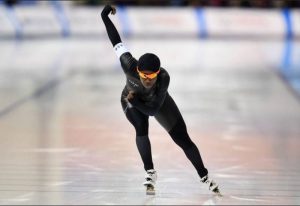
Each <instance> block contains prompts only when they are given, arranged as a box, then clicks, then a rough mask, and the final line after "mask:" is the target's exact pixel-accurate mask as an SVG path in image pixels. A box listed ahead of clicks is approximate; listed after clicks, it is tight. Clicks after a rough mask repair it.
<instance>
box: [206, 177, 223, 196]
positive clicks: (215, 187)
mask: <svg viewBox="0 0 300 206" xmlns="http://www.w3.org/2000/svg"><path fill="white" fill-rule="evenodd" d="M201 182H203V183H205V184H206V185H208V189H209V190H210V191H212V192H213V193H214V194H216V195H218V196H222V194H221V192H220V190H219V185H218V184H217V183H216V182H215V181H214V180H212V179H210V178H209V177H208V175H206V176H204V177H203V178H201Z"/></svg>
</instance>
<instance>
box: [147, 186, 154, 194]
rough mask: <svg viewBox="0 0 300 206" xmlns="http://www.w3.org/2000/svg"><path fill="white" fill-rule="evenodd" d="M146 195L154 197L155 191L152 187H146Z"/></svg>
mask: <svg viewBox="0 0 300 206" xmlns="http://www.w3.org/2000/svg"><path fill="white" fill-rule="evenodd" d="M146 195H155V189H154V187H153V186H152V185H147V188H146Z"/></svg>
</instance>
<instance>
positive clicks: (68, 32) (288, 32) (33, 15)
mask: <svg viewBox="0 0 300 206" xmlns="http://www.w3.org/2000/svg"><path fill="white" fill-rule="evenodd" d="M102 8H103V7H102V6H100V7H92V8H91V7H79V6H71V5H64V4H62V3H60V2H59V1H53V2H51V3H49V5H45V4H43V5H40V4H34V5H20V6H15V7H8V6H5V5H4V4H0V12H1V13H2V14H0V23H1V27H0V38H1V37H4V36H10V37H12V38H14V37H16V38H19V37H28V36H36V37H40V36H63V37H67V36H87V37H89V36H96V37H101V36H106V31H105V27H104V25H103V23H102V22H101V18H100V13H101V10H102ZM3 13H4V14H3ZM111 18H112V20H113V22H114V23H115V24H116V27H117V28H119V30H120V32H121V34H122V35H124V36H125V37H135V36H143V37H160V36H168V35H169V36H175V37H181V36H188V37H199V38H207V37H214V36H220V37H222V36H225V37H230V36H231V37H235V36H239V37H243V36H244V37H248V36H251V37H258V38H259V37H279V38H285V37H286V38H293V37H300V14H299V12H297V11H296V10H295V9H294V10H291V9H269V10H265V9H237V8H226V9H224V8H223V9H222V8H200V7H199V8H196V7H168V8H165V7H118V14H117V15H116V16H112V17H111ZM8 23H9V24H10V26H9V25H7V24H8ZM11 28H13V32H12V30H11Z"/></svg>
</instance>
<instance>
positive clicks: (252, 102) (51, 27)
mask: <svg viewBox="0 0 300 206" xmlns="http://www.w3.org/2000/svg"><path fill="white" fill-rule="evenodd" d="M105 4H113V5H116V7H117V14H116V15H114V16H111V19H112V21H113V22H114V24H115V26H116V27H117V29H118V31H119V32H120V35H121V38H122V41H123V42H124V44H125V45H126V47H127V48H128V49H129V50H130V51H131V53H132V54H133V56H135V57H136V58H139V56H141V55H142V54H144V53H146V52H153V53H155V54H157V55H158V56H159V57H160V59H161V62H162V66H163V67H164V68H166V69H167V71H168V72H169V74H170V76H171V83H170V87H169V93H170V94H171V95H172V97H173V98H174V99H175V101H176V103H177V105H178V107H179V109H180V110H181V112H182V114H183V116H184V118H185V121H186V123H187V126H188V131H189V132H190V135H191V136H192V139H193V140H194V141H195V143H196V144H197V145H198V146H199V149H200V151H201V154H202V156H203V158H204V161H205V163H206V165H207V167H208V168H209V170H210V171H211V173H212V174H213V175H215V177H216V178H217V181H218V182H219V183H220V185H222V189H221V190H222V191H223V192H224V193H225V194H227V196H226V197H225V198H223V199H222V200H218V201H217V202H216V200H215V199H211V198H210V197H208V195H207V193H208V192H207V190H205V189H203V188H200V187H199V188H198V187H197V186H196V185H195V184H194V181H195V180H196V178H197V175H196V174H195V171H194V169H193V167H192V166H191V165H190V164H189V162H188V161H187V160H186V159H185V156H184V155H183V153H182V151H180V150H179V149H178V148H177V147H176V146H175V144H174V143H173V142H172V141H171V140H170V138H169V137H168V135H167V133H166V132H165V131H164V130H163V129H162V128H161V127H160V125H158V123H157V122H156V121H155V120H154V119H150V122H151V123H150V131H151V132H150V136H151V143H152V149H153V154H154V156H153V158H154V161H155V163H156V164H157V168H158V169H159V171H160V176H159V177H160V178H161V179H160V181H161V182H160V183H158V184H160V185H158V188H160V193H159V195H158V196H157V197H156V198H154V199H147V198H146V197H145V196H144V190H143V188H142V187H139V186H140V185H141V182H142V181H143V175H144V173H143V172H144V171H143V168H142V164H141V160H140V158H139V156H138V155H139V154H138V153H137V149H136V146H135V142H134V141H135V138H134V136H135V132H134V130H133V128H132V127H131V125H130V124H129V123H128V121H127V119H126V118H125V115H124V114H123V111H122V109H121V105H120V94H121V91H122V89H123V87H124V84H125V76H124V74H123V73H122V70H121V68H120V63H119V61H118V59H117V58H116V55H115V53H114V51H113V48H112V45H111V43H110V41H109V39H108V37H107V33H106V30H105V27H104V24H103V22H102V20H101V17H100V13H101V11H102V8H103V6H104V5H105ZM299 11H300V1H297V0H123V1H121V0H116V1H104V0H103V1H101V0H86V1H84V0H78V1H37V0H30V1H29V0H0V141H1V144H0V191H1V192H0V204H124V203H126V204H179V203H181V204H202V203H203V204H204V203H206V204H299V203H300V199H299V191H300V187H299V181H300V180H299V172H300V168H299V163H298V161H299V157H300V153H299V147H300V141H299V137H300V127H299V122H300V12H299ZM166 148H168V149H166ZM172 148H173V149H172ZM124 154H125V155H124ZM174 157H176V161H173V160H174ZM171 160H172V161H171ZM120 168H122V170H120ZM124 171H125V172H126V174H124ZM179 171H180V172H179ZM129 174H130V175H129ZM170 177H173V178H170ZM177 177H178V178H179V179H176V178H177ZM191 177H193V178H194V179H191ZM180 181H183V184H181V183H180V184H181V185H185V186H182V188H181V187H178V184H179V183H178V182H180ZM197 181H198V180H197ZM120 182H121V183H120ZM137 185H138V186H137ZM116 194H117V197H118V198H116ZM141 194H142V195H141Z"/></svg>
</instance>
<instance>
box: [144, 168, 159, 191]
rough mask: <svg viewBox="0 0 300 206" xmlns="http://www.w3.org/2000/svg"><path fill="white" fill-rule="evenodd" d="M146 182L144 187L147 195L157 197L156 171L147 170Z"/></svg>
mask: <svg viewBox="0 0 300 206" xmlns="http://www.w3.org/2000/svg"><path fill="white" fill-rule="evenodd" d="M145 179H146V181H145V182H144V183H143V185H144V186H145V187H146V194H147V195H155V188H154V186H155V183H156V179H157V175H156V171H155V170H154V169H151V170H147V173H146V175H145Z"/></svg>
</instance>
